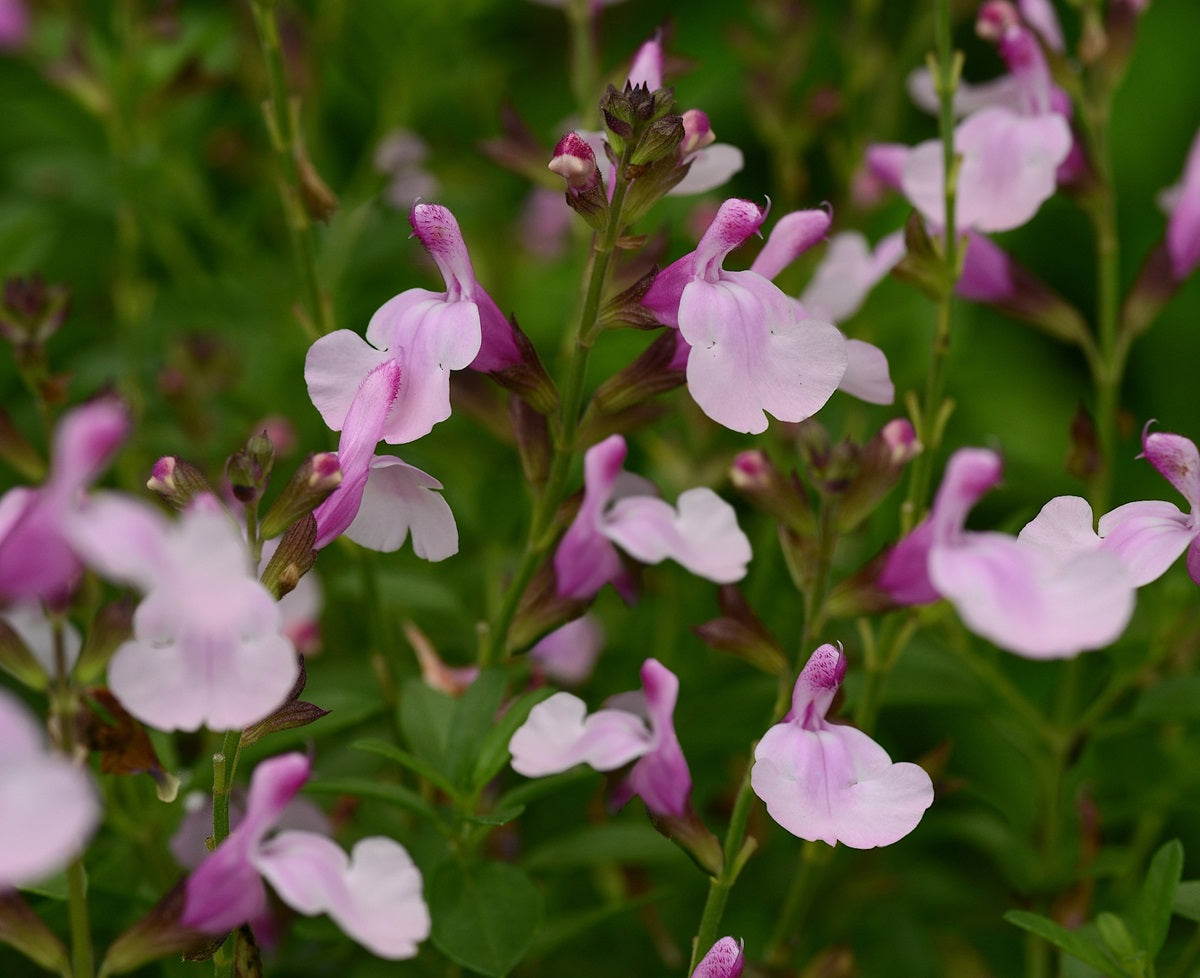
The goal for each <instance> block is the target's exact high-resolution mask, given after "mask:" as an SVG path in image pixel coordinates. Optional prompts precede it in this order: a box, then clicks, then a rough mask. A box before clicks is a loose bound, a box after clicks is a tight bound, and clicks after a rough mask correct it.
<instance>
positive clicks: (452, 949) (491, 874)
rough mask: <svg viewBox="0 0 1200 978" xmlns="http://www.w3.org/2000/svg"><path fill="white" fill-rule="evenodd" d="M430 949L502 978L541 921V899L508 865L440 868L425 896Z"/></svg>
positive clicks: (446, 865) (447, 864) (452, 864)
mask: <svg viewBox="0 0 1200 978" xmlns="http://www.w3.org/2000/svg"><path fill="white" fill-rule="evenodd" d="M426 893H427V896H428V898H429V914H430V916H431V917H432V918H433V935H432V936H433V943H434V944H435V945H436V946H437V947H438V949H439V950H441V951H442V952H443V953H444V954H445V955H446V956H447V957H449V958H451V959H452V960H454V961H457V962H458V963H459V964H461V965H463V966H464V967H466V968H470V969H471V970H472V971H477V972H479V973H480V974H482V975H487V976H489V978H503V976H504V975H507V974H508V973H509V972H510V971H511V970H512V969H513V968H514V967H516V965H517V963H518V962H519V961H520V960H521V958H523V957H524V956H525V953H526V952H527V951H528V950H529V947H530V945H531V944H532V943H533V938H534V935H535V934H536V933H537V930H538V927H539V925H540V924H541V921H542V894H541V893H540V892H539V890H538V888H537V887H536V886H534V885H533V883H532V882H531V881H530V879H529V877H528V876H526V875H525V874H524V873H523V872H521V870H519V869H518V868H517V867H516V866H513V865H512V864H510V863H495V862H490V863H483V864H482V865H479V866H473V867H471V868H470V869H465V868H464V867H462V866H460V865H459V864H458V863H457V862H445V863H442V864H441V866H439V867H438V868H437V869H436V870H435V871H434V873H433V877H432V878H431V880H430V882H429V888H428V890H427V891H426Z"/></svg>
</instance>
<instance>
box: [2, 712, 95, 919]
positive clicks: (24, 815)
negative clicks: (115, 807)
mask: <svg viewBox="0 0 1200 978" xmlns="http://www.w3.org/2000/svg"><path fill="white" fill-rule="evenodd" d="M99 820H100V803H99V800H98V799H97V796H96V791H95V789H94V788H93V787H92V783H91V779H90V778H89V777H88V776H87V774H86V773H85V772H84V771H83V769H81V768H80V767H79V766H77V765H76V764H73V763H72V762H71V761H69V760H68V759H67V758H65V757H63V756H61V755H59V754H53V753H49V752H48V751H47V750H46V747H45V745H44V743H43V737H42V732H41V730H40V729H38V725H37V723H36V722H34V719H33V717H31V716H30V715H29V713H28V712H27V711H26V709H25V707H24V706H23V705H22V704H21V703H20V702H19V701H18V700H17V699H16V698H15V697H13V696H11V695H9V693H7V692H6V691H4V690H0V826H3V827H4V831H3V833H2V834H0V895H2V894H3V893H4V891H5V890H8V889H10V888H12V887H14V886H22V885H24V884H26V883H32V882H35V881H37V880H39V879H42V878H43V877H46V876H49V875H50V874H51V873H54V872H55V871H56V870H59V869H61V868H62V867H63V866H65V865H66V864H67V863H68V862H69V861H70V860H71V859H73V858H74V857H75V856H77V855H78V854H79V853H80V852H81V851H82V850H83V847H84V845H85V844H86V842H87V840H88V838H89V837H90V836H91V834H92V830H93V829H95V827H96V823H97V822H98V821H99Z"/></svg>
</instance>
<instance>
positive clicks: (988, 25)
mask: <svg viewBox="0 0 1200 978" xmlns="http://www.w3.org/2000/svg"><path fill="white" fill-rule="evenodd" d="M1020 23H1021V18H1020V15H1019V14H1018V13H1017V10H1016V8H1015V7H1014V6H1013V5H1012V4H1011V3H1009V2H1008V0H988V2H987V3H985V4H984V5H983V6H982V7H980V8H979V14H978V16H977V17H976V18H975V33H976V34H977V35H978V36H979V37H981V38H982V39H983V40H985V41H991V42H992V43H993V44H994V43H996V42H998V41H1000V40H1001V39H1002V38H1003V37H1004V35H1005V34H1006V33H1007V32H1008V31H1010V30H1012V29H1013V28H1014V27H1017V26H1018V25H1019V24H1020Z"/></svg>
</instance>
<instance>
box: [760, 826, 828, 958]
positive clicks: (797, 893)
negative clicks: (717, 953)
mask: <svg viewBox="0 0 1200 978" xmlns="http://www.w3.org/2000/svg"><path fill="white" fill-rule="evenodd" d="M832 855H833V850H832V849H831V848H830V847H829V846H827V845H825V844H824V843H822V842H810V841H808V840H807V839H806V840H804V842H803V843H801V846H800V857H799V861H798V862H797V864H796V871H795V872H794V873H792V878H791V881H790V882H789V883H788V891H787V896H785V897H784V900H783V908H782V909H781V910H780V911H779V916H778V917H777V918H776V919H775V928H774V930H772V931H771V939H770V940H769V941H768V942H767V948H766V950H765V951H764V952H763V961H764V962H766V964H768V965H771V966H773V967H779V968H785V967H786V966H787V963H788V954H789V952H790V948H789V947H788V939H789V938H790V937H791V935H792V934H794V933H795V931H796V928H797V924H798V921H799V919H800V917H801V916H802V915H803V913H804V911H805V910H806V909H807V908H808V905H809V903H811V901H812V896H813V893H814V892H815V890H816V884H817V882H818V881H819V878H820V873H821V870H822V869H824V867H825V866H827V865H829V860H830V858H831V857H832Z"/></svg>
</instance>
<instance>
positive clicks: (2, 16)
mask: <svg viewBox="0 0 1200 978" xmlns="http://www.w3.org/2000/svg"><path fill="white" fill-rule="evenodd" d="M28 42H29V11H28V10H27V9H26V7H25V0H0V51H17V50H19V49H20V48H23V47H24V46H25V45H26V44H27V43H28Z"/></svg>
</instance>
